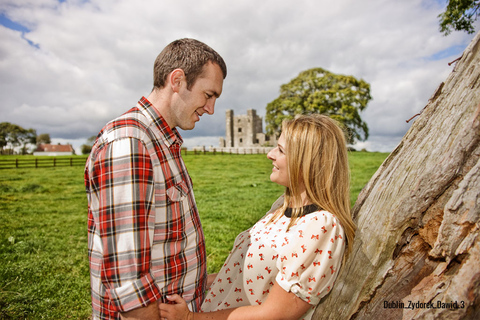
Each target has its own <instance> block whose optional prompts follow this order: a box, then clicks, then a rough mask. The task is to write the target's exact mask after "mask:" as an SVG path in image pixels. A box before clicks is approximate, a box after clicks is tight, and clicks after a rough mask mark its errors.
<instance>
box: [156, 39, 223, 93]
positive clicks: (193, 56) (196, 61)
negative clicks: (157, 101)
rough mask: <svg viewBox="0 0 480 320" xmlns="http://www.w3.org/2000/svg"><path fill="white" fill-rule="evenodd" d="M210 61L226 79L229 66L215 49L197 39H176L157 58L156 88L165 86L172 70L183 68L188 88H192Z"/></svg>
mask: <svg viewBox="0 0 480 320" xmlns="http://www.w3.org/2000/svg"><path fill="white" fill-rule="evenodd" d="M208 62H212V63H215V64H217V65H218V66H219V67H220V69H221V70H222V73H223V78H224V79H225V77H226V76H227V66H226V64H225V61H223V58H222V57H221V56H220V55H219V54H218V53H217V52H216V51H215V50H213V49H212V48H210V47H209V46H207V45H206V44H205V43H203V42H200V41H198V40H195V39H187V38H185V39H179V40H175V41H173V42H172V43H170V44H169V45H168V46H166V47H165V49H163V50H162V52H160V54H159V55H158V56H157V58H156V59H155V64H154V66H153V87H154V89H155V88H163V87H164V86H165V82H166V80H167V76H168V75H169V74H170V72H172V71H173V70H175V69H182V70H183V72H185V76H186V79H187V89H188V90H190V89H191V88H192V86H193V85H194V83H195V81H196V80H197V78H198V76H199V75H201V74H202V71H203V67H204V66H205V65H206V64H207V63H208Z"/></svg>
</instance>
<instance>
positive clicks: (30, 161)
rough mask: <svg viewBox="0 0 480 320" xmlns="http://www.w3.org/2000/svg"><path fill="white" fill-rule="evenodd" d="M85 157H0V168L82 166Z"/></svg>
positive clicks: (85, 159)
mask: <svg viewBox="0 0 480 320" xmlns="http://www.w3.org/2000/svg"><path fill="white" fill-rule="evenodd" d="M86 161H87V158H86V157H60V158H54V157H45V158H43V157H41V158H26V159H19V158H15V159H0V169H22V168H52V167H73V166H84V165H85V162H86Z"/></svg>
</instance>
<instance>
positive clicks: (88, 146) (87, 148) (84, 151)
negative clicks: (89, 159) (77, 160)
mask: <svg viewBox="0 0 480 320" xmlns="http://www.w3.org/2000/svg"><path fill="white" fill-rule="evenodd" d="M96 139H97V136H91V137H90V138H88V139H87V143H86V144H82V146H81V147H80V148H81V149H82V154H89V153H90V151H92V147H93V144H94V143H95V140H96Z"/></svg>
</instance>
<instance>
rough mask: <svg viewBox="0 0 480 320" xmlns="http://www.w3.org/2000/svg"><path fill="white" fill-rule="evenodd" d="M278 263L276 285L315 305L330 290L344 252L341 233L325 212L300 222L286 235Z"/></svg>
mask: <svg viewBox="0 0 480 320" xmlns="http://www.w3.org/2000/svg"><path fill="white" fill-rule="evenodd" d="M289 232H292V233H293V234H292V235H291V237H289V238H288V239H285V241H286V242H285V246H284V249H282V250H281V253H280V254H279V257H278V260H277V267H278V269H279V272H278V274H277V276H276V281H277V283H278V284H279V285H280V286H281V287H282V288H283V289H284V290H285V291H287V292H293V293H294V294H295V295H297V296H298V297H299V298H301V299H302V300H304V301H306V302H308V303H309V304H312V305H317V304H318V302H319V301H320V299H321V298H322V297H323V296H325V295H326V294H327V293H328V292H329V291H330V290H331V289H332V287H333V284H334V282H335V279H336V277H337V274H338V271H339V268H340V266H341V262H342V258H343V252H344V249H345V241H344V238H345V236H344V231H343V228H342V227H341V225H340V224H339V222H338V220H337V219H336V218H335V217H334V216H333V215H332V214H331V213H329V212H327V211H319V212H314V213H311V214H308V215H306V216H305V217H303V218H301V219H300V220H299V221H298V222H297V225H296V226H293V227H292V229H291V230H290V231H289Z"/></svg>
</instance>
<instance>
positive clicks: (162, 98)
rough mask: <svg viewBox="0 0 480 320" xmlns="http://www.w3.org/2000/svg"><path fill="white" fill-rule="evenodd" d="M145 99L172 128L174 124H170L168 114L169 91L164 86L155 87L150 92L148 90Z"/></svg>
mask: <svg viewBox="0 0 480 320" xmlns="http://www.w3.org/2000/svg"><path fill="white" fill-rule="evenodd" d="M147 100H148V101H149V102H150V103H151V104H152V106H153V107H154V108H155V109H156V110H157V112H158V113H159V114H160V115H161V116H162V117H163V119H164V120H165V121H166V122H167V124H168V126H169V127H170V128H172V129H173V128H174V126H172V123H171V115H170V109H171V108H170V102H171V93H169V92H168V91H167V90H166V89H165V88H162V89H158V88H155V89H153V90H152V92H150V94H149V95H148V97H147Z"/></svg>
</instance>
